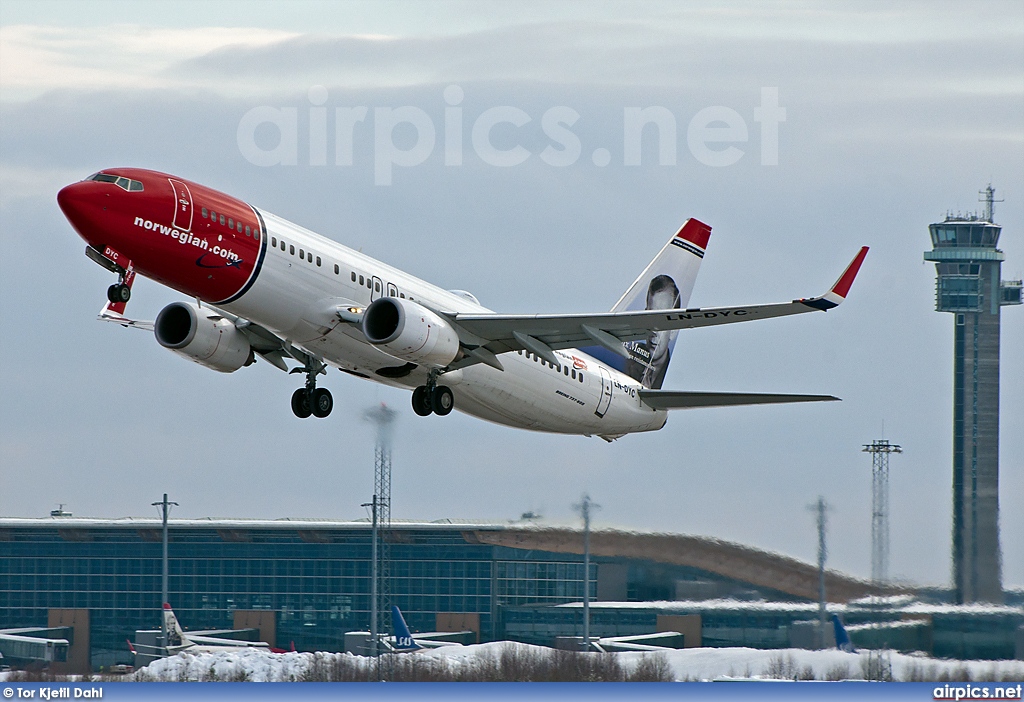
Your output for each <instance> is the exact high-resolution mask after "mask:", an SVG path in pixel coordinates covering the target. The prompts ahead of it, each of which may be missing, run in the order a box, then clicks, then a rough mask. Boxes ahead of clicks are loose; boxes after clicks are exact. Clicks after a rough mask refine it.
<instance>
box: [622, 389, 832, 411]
mask: <svg viewBox="0 0 1024 702" xmlns="http://www.w3.org/2000/svg"><path fill="white" fill-rule="evenodd" d="M640 399H641V400H642V401H643V403H644V404H645V405H647V406H648V407H653V408H654V409H666V410H669V409H692V408H697V407H737V406H742V405H774V404H782V403H787V402H838V401H839V398H838V397H833V396H832V395H779V394H772V393H757V392H689V391H685V390H640Z"/></svg>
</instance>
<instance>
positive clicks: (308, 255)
mask: <svg viewBox="0 0 1024 702" xmlns="http://www.w3.org/2000/svg"><path fill="white" fill-rule="evenodd" d="M306 260H307V261H309V262H310V263H312V262H313V252H312V251H310V252H309V253H307V254H306Z"/></svg>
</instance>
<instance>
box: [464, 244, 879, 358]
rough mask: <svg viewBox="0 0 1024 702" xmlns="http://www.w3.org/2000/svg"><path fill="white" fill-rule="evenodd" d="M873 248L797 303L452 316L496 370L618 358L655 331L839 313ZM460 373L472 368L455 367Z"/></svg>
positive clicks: (467, 340) (468, 341)
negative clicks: (506, 361) (512, 362)
mask: <svg viewBox="0 0 1024 702" xmlns="http://www.w3.org/2000/svg"><path fill="white" fill-rule="evenodd" d="M867 252H868V247H866V246H865V247H863V248H861V250H860V251H859V252H858V253H857V255H856V256H855V257H854V259H853V261H852V262H851V263H850V265H849V266H847V267H846V270H845V271H843V274H842V275H841V276H839V280H837V281H836V283H835V285H833V286H832V287H831V288H830V289H829V291H828V292H826V293H825V294H824V295H821V296H819V297H811V298H801V299H799V300H793V301H792V302H781V303H776V304H767V305H743V306H737V307H708V308H694V309H685V310H677V309H674V310H643V311H638V312H604V313H598V314H586V315H575V314H549V315H544V314H539V315H506V314H452V313H449V314H447V315H446V316H447V317H448V318H449V319H450V320H451V321H452V322H453V323H454V324H455V325H456V326H457V327H458V328H459V331H460V334H459V335H460V338H462V341H463V343H464V344H465V345H466V346H467V347H468V348H469V349H470V353H471V354H473V355H474V356H476V358H475V359H469V358H467V360H469V361H470V362H473V363H475V362H484V363H488V365H492V366H493V365H494V363H493V361H494V360H495V359H494V358H493V357H492V355H491V354H499V353H505V352H507V351H517V350H520V349H523V350H526V351H532V352H533V353H535V354H537V355H538V356H540V357H541V358H545V359H546V360H548V361H549V362H551V363H556V364H557V361H556V360H555V358H554V356H553V355H552V354H551V351H552V350H555V349H564V348H577V347H580V346H592V345H594V344H595V343H596V344H600V345H601V346H604V347H605V348H607V349H609V350H611V351H613V352H614V353H617V354H620V355H624V354H625V353H626V352H625V351H624V350H623V348H622V342H624V341H637V340H640V339H644V338H646V336H647V334H648V333H649V332H651V331H669V330H673V329H691V328H693V327H708V326H716V325H719V324H732V323H734V322H748V321H751V320H754V319H769V318H771V317H785V316H788V315H791V314H802V313H804V312H818V311H821V312H824V311H828V310H830V309H832V308H833V307H837V306H838V305H839V304H840V303H841V302H842V301H843V300H844V299H845V298H846V295H847V293H848V292H849V290H850V286H851V285H852V284H853V279H854V278H855V277H856V276H857V271H858V270H860V266H861V264H862V263H863V262H864V257H865V256H866V255H867ZM453 365H454V366H455V367H458V366H459V365H467V364H459V363H458V362H457V363H456V364H453Z"/></svg>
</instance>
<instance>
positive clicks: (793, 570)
mask: <svg viewBox="0 0 1024 702" xmlns="http://www.w3.org/2000/svg"><path fill="white" fill-rule="evenodd" d="M160 526H161V522H160V520H159V519H154V518H136V517H125V518H120V519H100V518H82V517H50V518H39V519H36V518H0V539H3V540H6V539H9V538H10V537H11V532H12V531H16V530H18V529H58V530H59V531H60V532H61V533H62V536H64V537H65V538H67V539H69V540H73V541H78V540H83V537H85V540H87V538H88V537H87V533H88V532H91V531H93V530H100V531H105V530H110V529H137V530H139V531H140V533H141V532H145V533H146V535H147V536H148V539H147V540H151V539H152V538H153V533H152V530H159V529H160ZM168 526H169V529H171V530H173V531H177V530H181V529H211V530H218V532H221V534H222V537H223V536H224V534H228V536H229V537H230V539H229V540H237V537H238V536H240V534H239V532H245V531H248V530H252V531H288V530H290V531H294V532H297V533H298V534H299V535H300V538H302V539H303V540H307V541H308V540H311V538H310V537H311V536H312V532H318V531H323V532H329V531H335V530H352V529H358V530H362V529H366V530H369V529H370V524H369V521H368V520H365V519H361V520H355V521H341V520H330V519H301V518H287V519H220V518H202V519H171V520H169V522H168ZM391 529H392V530H396V531H434V532H436V531H457V532H460V533H461V535H462V537H463V538H464V539H465V540H466V541H467V542H469V543H478V544H487V545H493V546H503V547H507V548H514V549H526V550H537V551H546V552H549V553H572V554H577V555H579V554H582V553H583V534H582V530H581V529H579V528H572V527H550V526H542V525H536V524H521V523H513V524H507V523H506V524H498V523H488V522H486V521H482V520H481V521H473V520H454V519H440V520H436V521H393V522H392V523H391ZM322 536H323V537H327V534H323V535H322ZM224 538H228V537H224ZM312 540H320V539H319V538H313V539H312ZM590 550H591V554H592V555H594V556H597V557H602V558H621V559H633V560H642V561H649V562H652V563H660V564H666V565H673V566H684V567H690V568H694V569H698V570H702V571H705V572H707V573H710V574H713V575H717V576H719V577H722V578H728V579H730V580H734V581H737V582H742V583H749V584H750V585H752V586H754V587H757V588H762V589H767V590H773V591H776V592H780V593H784V594H786V595H790V596H792V597H797V598H802V599H807V600H816V599H817V597H818V570H817V567H816V566H814V565H812V564H810V563H805V562H803V561H800V560H797V559H795V558H791V557H789V556H784V555H781V554H778V553H772V552H769V551H763V550H760V549H756V548H752V547H749V546H744V545H742V544H737V543H733V542H729V541H723V540H721V539H715V538H711V537H706V536H693V535H685V534H667V533H651V532H639V531H624V530H594V531H592V532H591V535H590ZM825 587H826V591H827V593H828V599H829V601H831V602H846V601H850V600H854V599H857V598H861V597H867V596H872V595H893V594H899V593H901V592H906V590H905V589H900V588H895V587H879V586H876V585H873V584H872V583H870V582H867V581H864V580H860V579H857V578H854V577H851V576H849V575H844V574H842V573H839V572H836V571H832V570H829V571H826V574H825Z"/></svg>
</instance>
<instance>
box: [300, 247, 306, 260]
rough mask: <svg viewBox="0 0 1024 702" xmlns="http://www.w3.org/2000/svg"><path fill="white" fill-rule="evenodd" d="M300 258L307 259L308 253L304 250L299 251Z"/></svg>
mask: <svg viewBox="0 0 1024 702" xmlns="http://www.w3.org/2000/svg"><path fill="white" fill-rule="evenodd" d="M299 258H302V259H305V258H306V252H305V251H303V250H302V249H299Z"/></svg>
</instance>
